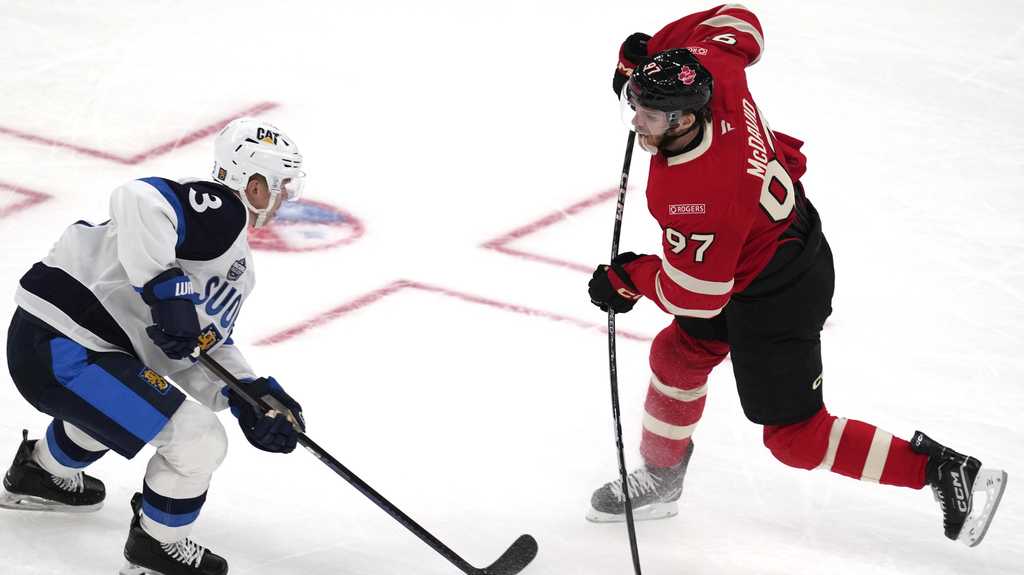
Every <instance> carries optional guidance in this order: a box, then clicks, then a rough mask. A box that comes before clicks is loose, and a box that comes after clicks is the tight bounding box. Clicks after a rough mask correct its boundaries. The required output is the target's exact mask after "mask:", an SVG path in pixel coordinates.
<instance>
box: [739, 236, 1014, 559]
mask: <svg viewBox="0 0 1024 575" xmlns="http://www.w3.org/2000/svg"><path fill="white" fill-rule="evenodd" d="M833 282H834V274H833V268H832V255H831V251H830V250H829V247H828V243H827V242H825V241H824V239H822V240H821V247H820V251H819V252H818V254H817V256H816V258H815V262H814V263H813V264H812V265H811V266H810V267H809V268H808V269H807V271H806V272H804V273H802V274H801V275H800V276H799V279H798V280H797V281H795V282H794V283H792V284H791V285H789V286H788V287H787V288H786V289H783V290H781V291H779V292H776V293H773V294H771V295H768V296H762V297H759V298H753V299H752V300H751V301H749V302H748V301H742V300H741V301H740V302H738V303H737V302H736V301H734V303H735V304H737V305H735V306H733V307H734V309H732V312H733V313H732V315H731V316H730V324H729V327H730V342H731V343H732V361H733V368H734V370H735V372H736V381H737V386H738V388H739V392H740V400H741V403H742V404H743V409H744V412H745V413H746V414H747V416H748V418H750V419H751V420H752V421H754V422H756V423H761V424H763V425H764V426H765V427H764V443H765V446H766V447H768V449H769V450H771V452H772V454H773V455H774V456H775V457H776V458H777V459H778V460H779V461H781V462H783V463H785V464H787V465H789V466H792V467H797V468H801V469H825V470H828V471H831V472H833V473H837V474H840V475H844V476H847V477H852V478H854V479H858V480H862V481H869V482H873V483H882V484H886V485H895V486H901V487H910V488H913V489H921V488H922V487H924V486H925V485H930V486H932V488H933V491H934V492H935V496H936V499H938V500H939V501H940V503H941V507H942V511H943V516H944V528H945V532H946V536H947V537H949V538H951V539H957V538H961V539H963V540H964V541H965V542H966V543H968V544H969V545H976V544H977V543H978V542H980V541H981V538H982V537H984V535H985V531H986V530H987V527H988V524H989V522H990V521H991V519H992V516H993V514H994V513H995V510H996V508H997V506H998V503H999V499H1000V497H1001V495H1002V491H1003V488H1004V487H1005V482H1006V474H1005V472H1002V471H999V470H986V471H984V472H983V471H982V470H981V463H980V462H979V461H978V460H977V459H974V458H971V457H967V456H964V455H961V454H959V453H956V452H955V451H952V450H950V449H948V448H946V447H944V446H942V445H940V444H938V443H936V442H934V441H932V440H930V439H929V438H928V437H927V436H925V435H924V434H922V433H920V432H918V433H917V434H916V435H915V436H914V438H912V440H911V441H907V440H904V439H901V438H899V437H896V436H894V435H892V434H891V433H889V432H887V431H885V430H883V429H879V428H878V427H876V426H874V425H872V424H870V423H866V422H863V421H858V420H855V419H846V418H840V417H835V416H833V415H831V414H829V413H828V411H827V410H826V409H825V406H824V404H823V401H822V390H823V389H824V379H823V377H822V361H821V344H820V331H821V327H822V326H823V324H824V321H825V318H826V317H827V316H828V314H829V313H830V312H831V296H832V287H833ZM976 485H977V487H975V486H976ZM973 491H979V492H984V493H985V501H984V502H983V503H981V502H979V504H978V505H977V506H975V505H974V494H973Z"/></svg>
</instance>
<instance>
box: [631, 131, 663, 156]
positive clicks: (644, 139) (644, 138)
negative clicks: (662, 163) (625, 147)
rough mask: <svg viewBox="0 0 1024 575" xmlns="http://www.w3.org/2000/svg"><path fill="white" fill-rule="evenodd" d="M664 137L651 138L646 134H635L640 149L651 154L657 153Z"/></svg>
mask: <svg viewBox="0 0 1024 575" xmlns="http://www.w3.org/2000/svg"><path fill="white" fill-rule="evenodd" d="M664 139H665V137H664V136H651V135H648V134H639V133H638V134H637V140H638V143H639V144H640V147H641V148H643V149H644V150H645V151H647V152H649V153H651V154H657V153H658V147H659V146H661V141H662V140H664Z"/></svg>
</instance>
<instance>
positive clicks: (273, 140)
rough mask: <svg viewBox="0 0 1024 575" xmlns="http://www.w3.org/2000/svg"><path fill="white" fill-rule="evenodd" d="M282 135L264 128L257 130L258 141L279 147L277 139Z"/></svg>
mask: <svg viewBox="0 0 1024 575" xmlns="http://www.w3.org/2000/svg"><path fill="white" fill-rule="evenodd" d="M279 135H280V134H278V133H277V132H272V131H270V130H267V129H264V128H256V139H257V140H259V141H261V142H263V143H264V144H273V145H275V146H276V145H277V137H278V136H279Z"/></svg>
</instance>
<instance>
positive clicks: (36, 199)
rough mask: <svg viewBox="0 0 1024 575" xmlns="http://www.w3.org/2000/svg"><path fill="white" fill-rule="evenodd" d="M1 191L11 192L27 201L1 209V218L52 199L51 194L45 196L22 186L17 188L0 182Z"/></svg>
mask: <svg viewBox="0 0 1024 575" xmlns="http://www.w3.org/2000/svg"><path fill="white" fill-rule="evenodd" d="M0 190H10V191H12V192H14V193H15V194H18V195H21V196H25V199H23V200H20V201H17V202H14V203H13V204H11V205H9V206H7V207H3V208H0V218H6V217H8V216H10V215H13V214H15V213H16V212H20V211H22V210H25V209H28V208H30V207H32V206H34V205H36V204H39V203H42V202H45V201H46V200H48V199H50V198H51V197H52V196H50V195H49V194H44V193H42V192H37V191H34V190H30V189H28V188H23V187H21V186H15V185H13V184H8V183H6V182H0Z"/></svg>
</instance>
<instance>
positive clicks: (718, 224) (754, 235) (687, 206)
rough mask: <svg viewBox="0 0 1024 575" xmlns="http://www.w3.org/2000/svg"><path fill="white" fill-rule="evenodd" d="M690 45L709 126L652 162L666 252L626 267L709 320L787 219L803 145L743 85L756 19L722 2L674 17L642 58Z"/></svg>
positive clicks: (673, 307)
mask: <svg viewBox="0 0 1024 575" xmlns="http://www.w3.org/2000/svg"><path fill="white" fill-rule="evenodd" d="M670 48H686V49H688V50H689V51H690V52H691V53H692V54H693V55H694V56H695V57H696V58H697V60H699V61H700V63H701V64H702V65H703V66H704V67H705V68H707V70H708V71H709V72H710V73H711V77H712V79H713V82H714V86H713V91H712V96H711V103H710V106H711V116H712V120H711V122H710V123H707V124H705V126H704V130H703V137H702V139H701V140H700V141H699V143H698V144H697V146H696V148H693V149H691V150H690V151H687V152H685V153H682V154H679V155H675V156H671V157H666V156H665V155H664V154H661V153H659V154H657V155H656V156H654V157H653V158H652V159H651V166H650V176H649V180H648V183H647V207H648V209H649V210H650V212H651V215H653V216H654V218H655V219H656V220H658V223H659V224H660V225H661V228H662V247H663V249H664V258H659V257H658V256H654V255H651V256H644V257H641V258H639V259H636V260H634V261H632V262H630V263H629V264H627V265H626V266H625V268H626V271H627V272H628V273H629V276H630V279H631V280H633V282H634V283H635V284H636V286H637V288H638V289H639V291H640V293H642V294H643V295H644V296H646V297H648V298H650V299H651V300H652V301H654V302H655V303H656V304H658V306H659V307H661V309H663V310H665V311H666V312H668V313H671V314H673V315H681V316H690V317H699V318H710V317H714V316H716V315H718V313H719V312H721V311H722V308H724V307H725V305H726V304H727V303H728V302H729V298H730V297H731V295H732V294H733V293H736V292H740V291H742V290H743V289H744V288H746V287H747V286H748V285H750V283H751V281H753V280H754V278H755V277H757V275H758V273H760V272H761V270H763V269H764V267H765V266H766V265H767V264H768V262H769V260H771V258H772V256H773V255H774V254H775V250H776V247H777V246H778V242H779V236H780V235H781V234H782V232H783V231H784V230H785V229H786V227H787V226H788V225H789V223H790V221H791V220H792V218H793V213H794V209H793V208H794V203H795V201H796V190H795V182H796V181H797V180H798V179H799V178H800V176H802V175H803V173H804V171H805V158H804V156H803V155H802V154H801V153H800V151H799V149H800V146H802V145H803V142H800V141H799V140H796V139H795V138H792V137H789V136H786V135H785V134H781V133H778V132H772V131H771V130H770V129H769V127H768V124H767V122H766V121H765V119H764V117H763V116H762V115H761V111H760V110H759V109H758V108H757V105H756V104H755V103H754V99H753V98H752V97H751V95H750V91H749V90H748V88H747V80H746V74H745V71H744V70H745V68H746V67H747V66H749V65H751V64H753V63H755V62H757V60H758V59H759V58H760V57H761V53H762V51H763V50H764V40H763V36H762V33H761V24H760V22H758V20H757V18H756V17H755V16H754V15H753V14H752V13H751V12H750V11H749V10H747V9H746V8H744V7H742V6H739V5H736V4H726V5H723V6H719V7H717V8H713V9H711V10H707V11H705V12H700V13H697V14H692V15H690V16H687V17H685V18H682V19H681V20H677V21H675V22H673V23H671V24H669V25H668V26H666V27H665V28H663V29H662V30H661V31H659V32H658V33H657V34H655V35H654V37H652V38H651V39H650V41H649V42H648V44H647V50H648V54H649V55H654V54H656V53H657V52H661V51H663V50H668V49H670Z"/></svg>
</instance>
